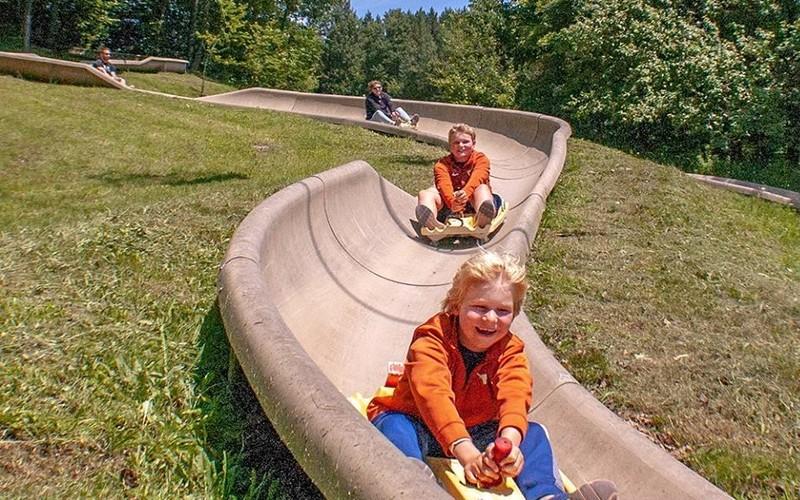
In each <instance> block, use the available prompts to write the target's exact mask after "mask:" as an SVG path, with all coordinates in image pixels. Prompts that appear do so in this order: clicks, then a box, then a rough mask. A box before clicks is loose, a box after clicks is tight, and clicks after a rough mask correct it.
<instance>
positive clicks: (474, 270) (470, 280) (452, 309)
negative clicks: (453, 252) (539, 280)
mask: <svg viewBox="0 0 800 500" xmlns="http://www.w3.org/2000/svg"><path fill="white" fill-rule="evenodd" d="M498 278H500V279H502V280H503V281H505V282H506V283H508V284H509V285H511V295H512V297H513V300H514V316H515V317H516V316H517V314H519V312H520V310H522V304H523V302H525V292H526V291H527V290H528V281H527V279H526V276H525V266H523V265H521V264H520V263H519V261H518V260H517V258H516V257H514V256H513V255H510V254H502V255H499V254H496V253H493V252H485V253H480V254H478V255H475V256H474V257H471V258H470V259H469V260H468V261H466V262H464V263H463V264H462V265H461V267H460V268H459V269H458V271H456V275H455V276H454V277H453V286H452V287H450V290H448V291H447V296H446V297H445V299H444V300H443V301H442V311H444V312H446V313H448V314H458V310H459V308H460V307H461V302H462V301H463V300H464V296H465V295H466V294H467V290H468V289H469V287H471V286H473V285H475V284H478V283H486V282H489V281H493V280H496V279H498Z"/></svg>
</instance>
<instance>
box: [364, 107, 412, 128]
mask: <svg viewBox="0 0 800 500" xmlns="http://www.w3.org/2000/svg"><path fill="white" fill-rule="evenodd" d="M394 110H395V111H397V113H398V114H399V115H400V119H401V120H403V121H404V122H410V121H411V117H410V116H408V113H406V111H405V110H404V109H403V108H394ZM369 120H370V121H373V122H378V123H389V124H391V125H394V120H392V117H391V116H386V113H384V112H383V111H380V110H378V111H376V112H374V113H373V114H372V118H370V119H369Z"/></svg>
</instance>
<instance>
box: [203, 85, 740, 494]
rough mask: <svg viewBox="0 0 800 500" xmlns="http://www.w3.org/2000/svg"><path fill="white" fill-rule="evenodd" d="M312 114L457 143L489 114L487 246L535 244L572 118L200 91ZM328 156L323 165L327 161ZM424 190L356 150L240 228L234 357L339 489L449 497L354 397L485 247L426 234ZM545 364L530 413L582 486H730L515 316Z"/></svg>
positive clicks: (375, 380)
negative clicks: (381, 107)
mask: <svg viewBox="0 0 800 500" xmlns="http://www.w3.org/2000/svg"><path fill="white" fill-rule="evenodd" d="M202 100H203V101H206V102H213V103H218V104H226V105H233V106H245V107H258V108H266V109H273V110H279V111H286V112H293V113H300V114H304V115H308V116H311V117H314V118H318V119H322V120H327V121H332V122H337V123H346V124H354V125H357V126H362V127H367V128H371V129H374V130H379V131H383V132H387V133H392V134H399V135H411V136H414V137H415V138H416V139H418V140H421V141H425V142H429V143H432V144H439V145H442V146H445V145H446V134H447V130H448V129H449V127H450V126H451V124H452V123H454V122H466V123H469V124H471V125H473V126H475V127H477V128H478V138H477V147H478V149H479V150H482V151H484V152H485V153H486V154H487V155H488V156H489V158H490V159H491V161H492V181H491V182H492V187H493V189H494V190H495V191H496V192H499V193H500V194H502V196H503V197H504V198H505V199H506V200H507V201H508V202H509V205H510V207H511V208H510V211H509V214H508V218H507V220H506V222H505V224H504V225H503V226H502V227H501V228H500V230H499V231H498V233H497V234H496V235H495V236H494V237H493V238H492V239H491V240H490V241H489V242H488V243H487V244H486V245H485V247H486V248H488V249H491V250H494V251H499V252H510V253H513V254H515V255H518V256H519V257H521V258H523V259H524V258H526V256H527V254H528V251H529V248H530V245H531V243H532V241H533V238H534V237H535V234H536V231H537V229H538V225H539V221H540V218H541V214H542V211H543V210H544V204H545V199H546V198H547V196H548V194H549V193H550V191H551V189H552V188H553V186H554V184H555V182H556V180H557V179H558V176H559V174H560V172H561V169H562V166H563V164H564V160H565V155H566V143H567V139H568V137H569V136H570V133H571V131H570V128H569V125H568V124H567V123H565V122H564V121H562V120H559V119H556V118H553V117H549V116H544V115H539V114H535V113H525V112H519V111H508V110H498V109H489V108H480V107H469V106H457V105H449V104H439V103H429V102H414V101H400V100H398V101H397V104H399V105H402V106H403V107H404V108H405V109H406V110H407V111H409V112H415V113H419V114H420V115H421V116H422V119H421V120H420V124H419V129H418V130H416V131H415V130H412V129H406V128H397V127H393V126H387V125H380V124H375V123H372V122H367V121H365V120H363V98H358V97H343V96H330V95H319V94H303V93H296V92H287V91H277V90H268V89H248V90H242V91H237V92H232V93H228V94H222V95H216V96H211V97H206V98H202ZM325 167H326V166H320V169H323V168H325ZM414 206H415V197H413V196H412V195H410V194H408V193H405V192H403V191H402V190H400V189H399V188H397V187H395V186H393V185H392V184H390V183H389V182H387V181H386V180H384V179H383V178H381V177H380V176H379V175H378V174H377V173H376V172H375V171H374V170H373V169H372V168H371V167H370V166H369V165H367V164H366V163H364V162H361V161H355V162H352V163H348V164H346V165H342V166H340V167H337V168H334V169H332V170H328V171H325V172H323V173H320V174H318V175H315V176H312V177H309V178H307V179H304V180H302V181H300V182H297V183H295V184H293V185H291V186H289V187H287V188H285V189H283V190H282V191H280V192H278V193H276V194H275V195H273V196H271V197H269V198H268V199H267V200H265V201H264V202H262V203H261V204H260V205H258V206H257V207H256V208H255V209H254V210H253V211H252V212H251V213H250V214H249V215H248V216H247V217H246V218H245V219H244V221H243V222H242V224H241V225H240V226H239V228H238V229H237V231H236V233H235V234H234V236H233V238H232V240H231V242H230V246H229V248H228V252H227V255H226V256H225V259H224V262H223V264H222V267H221V271H220V275H219V304H220V309H221V311H222V315H223V319H224V322H225V329H226V331H227V334H228V337H229V339H230V342H231V345H232V347H233V350H234V352H235V354H236V357H237V359H238V361H239V363H240V364H241V366H242V368H243V370H244V372H245V374H246V376H247V378H248V380H249V382H250V384H251V385H252V387H253V389H254V391H255V392H256V394H257V395H258V398H259V400H260V402H261V405H262V407H263V408H264V410H265V412H266V414H267V416H268V417H269V419H270V420H271V421H272V423H273V425H274V426H275V428H276V430H277V431H278V432H279V434H280V435H281V437H282V438H283V439H284V441H285V442H286V443H287V445H288V446H289V448H290V449H291V450H292V452H293V453H294V455H295V457H296V458H297V460H298V462H299V463H300V464H301V466H302V467H303V468H304V469H305V470H306V472H307V473H308V475H309V476H310V477H311V478H312V480H313V481H314V482H315V484H316V485H317V486H318V487H319V489H320V490H321V491H322V492H323V494H325V496H326V497H328V498H365V499H388V498H407V499H421V498H426V499H433V498H447V495H446V494H445V493H444V491H443V490H441V489H440V488H439V487H438V486H437V485H436V484H435V482H433V481H432V480H431V479H429V478H428V477H427V476H425V474H424V473H423V472H422V471H421V470H420V469H419V467H417V466H416V465H414V464H413V463H412V462H411V461H409V460H407V459H405V458H404V457H403V456H402V455H401V454H400V452H399V451H397V450H396V449H395V448H394V447H393V446H392V445H391V444H390V443H389V442H388V441H387V440H386V439H384V438H383V437H382V436H381V435H380V434H379V433H378V432H377V431H376V430H375V429H374V428H373V427H372V426H371V425H370V424H369V423H368V422H367V421H366V420H365V419H364V418H363V417H361V416H360V415H359V414H358V413H357V412H356V410H355V409H354V408H352V407H351V405H350V404H349V403H348V401H347V400H346V396H349V395H351V394H353V393H355V392H361V393H362V394H365V395H369V394H371V393H372V392H373V391H374V390H375V389H376V388H377V387H378V386H379V385H381V384H382V382H383V380H384V378H385V375H386V368H387V364H388V363H389V362H391V361H402V360H403V359H404V356H405V352H406V349H407V347H408V342H409V339H410V336H411V333H412V331H413V329H414V327H415V326H416V325H418V324H419V323H420V322H422V321H423V320H425V319H426V318H428V317H429V316H430V315H432V314H433V313H435V312H436V311H437V310H438V305H439V303H440V301H441V299H442V298H443V296H444V293H445V292H446V290H447V288H448V286H449V282H450V279H451V277H452V275H453V273H454V272H455V269H456V268H457V267H458V266H459V265H460V264H461V263H462V262H463V261H464V260H465V259H467V258H468V257H469V256H470V255H472V254H473V253H475V252H478V251H480V249H479V248H478V247H475V246H471V247H461V248H457V249H454V248H444V247H435V246H432V245H429V244H427V243H426V242H425V241H424V240H422V239H421V238H420V237H419V236H418V233H417V228H416V225H415V223H414V222H413V220H412V219H413V213H414ZM513 330H514V331H515V332H516V333H517V334H518V335H520V336H521V337H522V338H523V339H524V341H525V343H526V345H527V350H528V355H529V357H530V359H531V367H532V370H533V372H534V377H535V385H534V404H535V407H534V409H533V410H532V411H531V415H530V417H531V419H533V420H536V421H539V422H542V423H543V424H545V425H546V426H547V427H548V429H549V431H550V435H551V438H552V440H553V445H554V447H555V452H556V456H557V458H558V460H559V465H560V467H561V469H562V470H564V471H565V473H566V474H567V475H568V476H569V477H570V479H571V480H572V481H573V482H575V483H576V484H578V485H580V484H581V483H583V482H586V481H588V480H591V479H596V478H608V479H611V480H613V481H615V482H616V483H617V485H618V487H619V489H620V496H621V498H624V499H677V498H681V499H688V498H694V499H711V498H730V497H728V496H727V495H726V494H725V493H724V492H722V491H720V490H719V489H717V488H716V487H714V486H713V485H712V484H711V483H709V482H708V481H706V480H705V479H703V478H702V477H700V476H699V475H697V474H696V473H694V472H692V471H691V470H690V469H688V468H686V467H685V466H683V465H682V464H681V463H679V462H678V461H676V460H674V459H673V458H672V457H671V456H670V455H669V454H667V453H666V452H664V451H663V450H662V449H661V448H659V447H658V446H656V445H654V444H652V443H651V442H650V441H649V440H648V439H646V438H645V437H644V436H642V435H641V434H639V433H638V432H637V431H636V430H634V429H633V428H631V427H630V426H629V425H628V424H626V423H625V422H624V421H622V420H621V419H619V418H618V417H617V416H616V415H614V414H613V413H612V412H610V411H609V410H607V409H606V408H605V407H604V406H602V405H601V404H600V403H599V402H598V401H597V400H595V399H594V398H593V397H592V396H591V395H590V394H589V393H588V392H587V391H586V390H585V389H583V388H582V387H581V386H580V385H579V384H577V382H576V381H575V380H574V379H573V378H572V377H571V376H570V375H569V373H567V372H566V371H565V370H564V369H563V368H562V367H561V366H560V365H559V364H558V362H557V361H556V360H555V359H554V358H553V356H552V354H551V353H550V351H549V350H548V349H547V348H546V347H545V346H544V345H543V344H542V342H541V341H540V340H539V338H538V336H537V334H536V332H535V331H534V329H533V328H532V326H531V324H530V323H529V321H528V319H527V318H526V317H525V316H524V315H520V316H519V317H518V318H517V320H516V321H515V323H514V325H513Z"/></svg>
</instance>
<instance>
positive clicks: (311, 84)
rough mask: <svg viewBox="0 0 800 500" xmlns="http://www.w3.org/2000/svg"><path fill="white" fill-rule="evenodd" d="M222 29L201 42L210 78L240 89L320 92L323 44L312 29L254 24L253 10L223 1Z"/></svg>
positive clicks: (292, 25)
mask: <svg viewBox="0 0 800 500" xmlns="http://www.w3.org/2000/svg"><path fill="white" fill-rule="evenodd" d="M218 6H219V11H220V17H221V22H220V25H219V27H220V29H219V30H218V31H216V32H204V33H202V34H200V35H199V36H200V39H201V40H202V41H203V42H204V44H205V47H206V51H207V52H208V62H209V65H208V72H209V74H211V75H214V76H215V77H216V78H217V79H220V80H223V81H227V82H229V83H231V84H233V85H237V86H262V87H273V88H281V89H292V90H299V91H310V90H314V89H315V88H316V87H317V64H318V61H319V57H320V53H321V51H322V44H321V41H320V39H319V36H318V35H317V34H316V33H315V32H314V31H313V30H311V29H309V28H307V27H304V26H301V25H298V24H295V23H289V24H287V25H286V26H284V27H283V28H281V27H280V26H279V25H278V23H277V22H276V21H266V22H250V21H248V19H247V8H246V6H245V5H244V4H239V3H237V2H236V1H235V0H219V2H218Z"/></svg>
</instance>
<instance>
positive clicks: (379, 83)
mask: <svg viewBox="0 0 800 500" xmlns="http://www.w3.org/2000/svg"><path fill="white" fill-rule="evenodd" d="M376 85H380V86H381V87H383V84H381V81H380V80H372V81H371V82H369V83H368V84H367V89H369V90H372V89H373V88H375V86H376Z"/></svg>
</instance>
